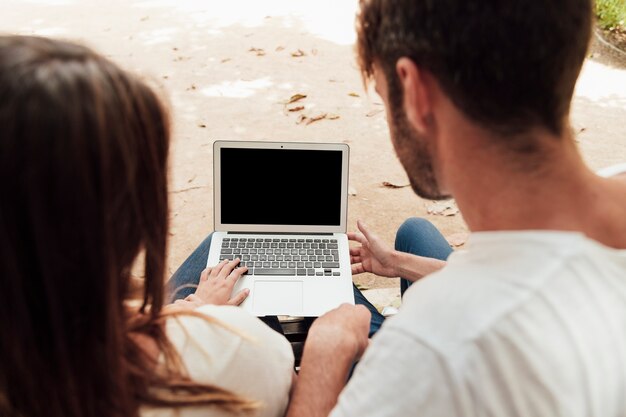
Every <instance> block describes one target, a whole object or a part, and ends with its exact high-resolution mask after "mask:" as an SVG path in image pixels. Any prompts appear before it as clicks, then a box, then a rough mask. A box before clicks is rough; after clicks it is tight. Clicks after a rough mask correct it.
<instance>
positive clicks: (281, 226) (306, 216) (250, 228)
mask: <svg viewBox="0 0 626 417" xmlns="http://www.w3.org/2000/svg"><path fill="white" fill-rule="evenodd" d="M348 159H349V147H348V146H347V145H345V144H334V143H333V144H321V143H291V142H290V143H279V142H239V141H236V142H235V141H232V142H231V141H217V142H215V144H214V145H213V181H214V188H213V190H214V213H215V215H214V227H215V233H214V234H213V238H212V241H211V250H210V252H209V256H208V260H207V266H212V265H216V264H217V263H219V262H220V261H222V260H224V259H235V258H239V259H240V260H241V265H243V266H247V267H248V272H247V274H246V275H244V276H243V277H242V278H241V279H240V280H239V281H238V282H237V284H236V285H235V288H234V290H233V294H236V293H237V292H239V291H241V290H242V289H244V288H248V289H250V295H249V296H248V298H247V299H246V300H245V301H244V302H243V304H242V308H244V309H245V310H247V311H249V312H250V313H252V314H254V315H256V316H266V315H289V316H309V317H317V316H320V315H322V314H324V313H326V312H327V311H329V310H332V309H333V308H335V307H338V306H339V305H340V304H342V303H350V304H354V293H353V289H352V272H351V266H350V253H349V247H348V237H347V235H346V228H347V227H346V223H347V211H348Z"/></svg>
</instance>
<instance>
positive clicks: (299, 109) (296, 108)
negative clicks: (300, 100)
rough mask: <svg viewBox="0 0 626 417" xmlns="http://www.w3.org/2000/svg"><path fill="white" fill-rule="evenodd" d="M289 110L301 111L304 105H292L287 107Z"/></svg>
mask: <svg viewBox="0 0 626 417" xmlns="http://www.w3.org/2000/svg"><path fill="white" fill-rule="evenodd" d="M287 110H288V111H290V112H296V111H301V110H304V106H296V107H292V108H290V109H287Z"/></svg>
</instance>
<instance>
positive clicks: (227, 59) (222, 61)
mask: <svg viewBox="0 0 626 417" xmlns="http://www.w3.org/2000/svg"><path fill="white" fill-rule="evenodd" d="M230 60H231V59H230V58H224V59H222V60H221V61H220V62H221V63H222V64H223V63H225V62H228V61H230Z"/></svg>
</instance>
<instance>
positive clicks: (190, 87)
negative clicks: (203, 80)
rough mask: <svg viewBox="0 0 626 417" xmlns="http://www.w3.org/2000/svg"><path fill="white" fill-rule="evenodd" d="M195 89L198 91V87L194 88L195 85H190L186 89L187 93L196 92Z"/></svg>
mask: <svg viewBox="0 0 626 417" xmlns="http://www.w3.org/2000/svg"><path fill="white" fill-rule="evenodd" d="M197 89H198V87H196V85H195V84H191V85H190V86H189V87H187V91H190V90H197Z"/></svg>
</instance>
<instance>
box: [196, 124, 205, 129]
mask: <svg viewBox="0 0 626 417" xmlns="http://www.w3.org/2000/svg"><path fill="white" fill-rule="evenodd" d="M198 127H201V128H203V129H204V128H205V127H206V125H205V124H204V123H200V124H199V125H198Z"/></svg>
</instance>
